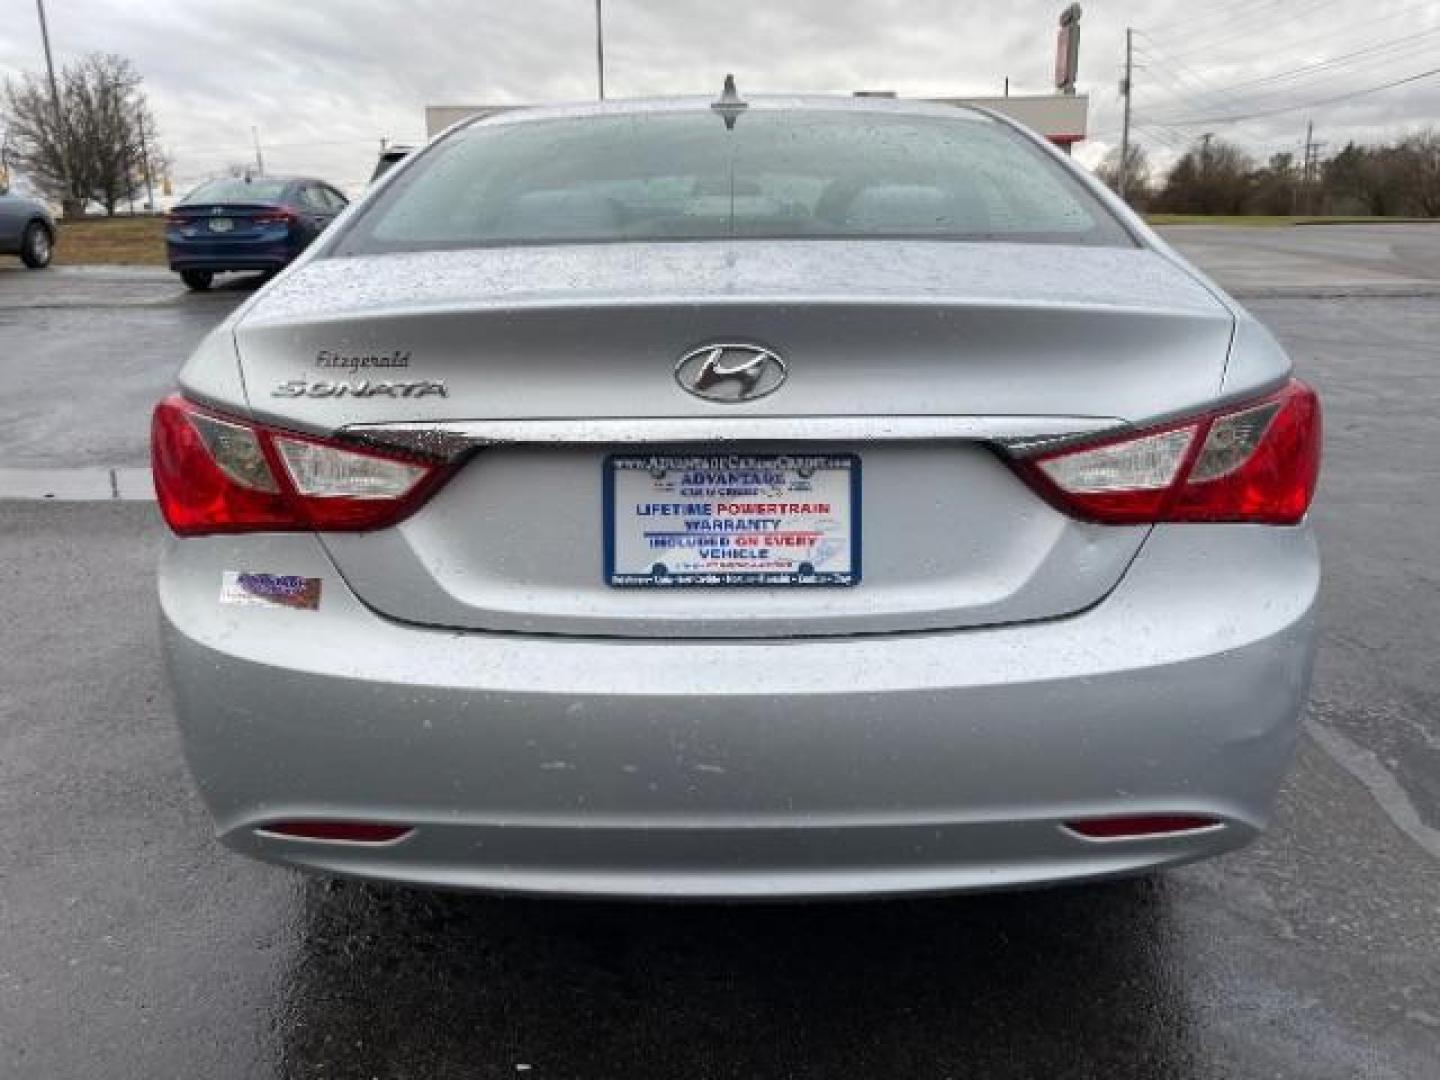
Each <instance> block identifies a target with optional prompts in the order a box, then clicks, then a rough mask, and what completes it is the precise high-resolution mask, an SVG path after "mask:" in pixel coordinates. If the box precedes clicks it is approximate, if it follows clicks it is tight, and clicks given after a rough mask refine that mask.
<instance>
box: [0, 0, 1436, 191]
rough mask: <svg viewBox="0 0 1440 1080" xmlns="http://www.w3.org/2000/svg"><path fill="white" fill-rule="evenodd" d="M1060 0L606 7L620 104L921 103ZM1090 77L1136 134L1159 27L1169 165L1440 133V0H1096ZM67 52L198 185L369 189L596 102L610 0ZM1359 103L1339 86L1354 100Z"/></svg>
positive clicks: (986, 75) (231, 26) (1154, 129)
mask: <svg viewBox="0 0 1440 1080" xmlns="http://www.w3.org/2000/svg"><path fill="white" fill-rule="evenodd" d="M0 3H3V7H4V18H3V19H0V75H12V74H15V73H17V72H20V71H23V70H38V69H39V68H40V67H41V65H42V64H43V57H42V52H41V46H40V33H39V27H38V22H37V20H36V17H35V5H34V3H33V0H0ZM1063 6H1064V5H1063V4H1061V3H1059V2H1057V0H1008V2H1007V0H604V7H605V41H606V61H607V63H606V78H607V90H608V92H609V94H610V96H612V97H631V96H645V95H653V94H670V93H711V92H714V91H715V90H717V89H718V87H719V85H720V80H721V77H722V76H723V75H724V73H725V72H727V71H733V72H735V73H736V75H737V76H738V78H739V82H740V86H741V88H742V90H743V91H745V92H748V93H759V92H765V91H772V92H784V91H806V92H819V93H848V92H850V91H853V90H858V89H869V90H895V91H898V92H899V93H900V94H901V95H902V96H903V95H915V96H927V95H936V96H939V95H943V96H955V95H962V94H994V93H999V92H1000V90H1001V87H1002V85H1003V83H1004V80H1005V78H1006V77H1007V76H1008V77H1009V78H1010V80H1011V86H1012V91H1013V92H1015V93H1044V92H1048V91H1049V89H1050V80H1051V73H1052V67H1053V57H1054V32H1055V25H1056V19H1057V16H1058V14H1059V12H1060V10H1061V8H1062V7H1063ZM1084 7H1085V15H1084V20H1083V27H1084V35H1083V44H1082V48H1081V60H1080V73H1081V74H1080V84H1079V87H1080V90H1081V91H1082V92H1088V93H1089V94H1090V96H1091V112H1090V131H1091V136H1092V137H1091V139H1090V141H1089V142H1088V143H1086V144H1083V145H1082V146H1081V147H1080V148H1079V149H1078V151H1077V153H1078V154H1079V156H1080V157H1081V159H1082V160H1084V161H1087V162H1093V161H1095V160H1098V158H1099V157H1100V156H1101V155H1102V154H1103V153H1104V151H1105V149H1106V148H1107V147H1109V146H1111V145H1114V144H1115V143H1116V142H1118V139H1119V126H1120V108H1119V97H1118V94H1117V80H1118V76H1119V72H1120V67H1121V63H1122V60H1123V56H1124V33H1125V28H1126V27H1127V26H1131V27H1134V28H1135V29H1136V31H1137V33H1136V37H1135V41H1136V63H1137V71H1136V76H1135V120H1136V123H1137V125H1138V127H1137V136H1136V137H1137V138H1138V140H1139V141H1140V142H1141V143H1142V144H1144V145H1145V146H1146V147H1147V149H1149V150H1150V151H1151V154H1152V157H1154V158H1156V159H1157V160H1158V161H1159V162H1161V163H1162V164H1163V163H1164V162H1165V161H1167V160H1169V159H1170V158H1172V157H1173V155H1174V153H1175V151H1176V150H1177V149H1179V148H1181V147H1183V146H1184V145H1185V144H1186V143H1187V142H1189V141H1191V140H1193V139H1194V138H1196V137H1197V136H1198V135H1199V134H1200V133H1202V132H1205V131H1213V132H1215V133H1216V134H1217V135H1220V136H1222V137H1225V138H1230V139H1234V140H1235V141H1237V142H1239V143H1240V144H1241V145H1242V146H1244V147H1245V148H1246V149H1247V150H1248V151H1250V152H1251V153H1253V154H1255V155H1257V156H1261V157H1264V156H1268V155H1269V154H1271V153H1274V152H1277V151H1286V150H1289V151H1294V152H1297V153H1298V151H1299V149H1300V146H1301V143H1302V142H1303V139H1304V132H1305V122H1306V120H1307V119H1313V120H1314V121H1315V125H1316V138H1317V139H1320V140H1323V141H1324V142H1325V143H1326V144H1327V146H1328V147H1331V148H1337V147H1338V146H1340V145H1343V144H1344V142H1345V141H1346V140H1347V139H1351V138H1355V139H1378V138H1389V137H1392V136H1394V135H1397V134H1401V133H1404V132H1406V131H1409V130H1414V129H1416V128H1418V127H1421V126H1424V125H1427V124H1437V125H1440V75H1435V74H1431V75H1428V76H1427V77H1423V78H1419V79H1416V80H1414V81H1410V82H1406V83H1405V84H1404V85H1398V86H1394V87H1392V88H1389V89H1381V90H1375V91H1374V92H1372V93H1368V94H1362V95H1360V96H1352V95H1355V94H1357V92H1360V91H1366V90H1369V89H1371V88H1375V87H1379V86H1381V85H1382V84H1386V83H1392V82H1397V81H1399V80H1402V79H1408V78H1409V77H1411V76H1416V75H1420V74H1421V73H1425V72H1430V71H1431V69H1435V68H1440V0H1431V2H1428V3H1417V2H1415V0H1213V2H1208V0H1183V2H1182V0H1089V2H1087V3H1085V4H1084ZM46 8H47V12H48V15H49V23H50V34H51V41H52V45H53V47H54V50H55V53H56V61H57V63H63V62H65V61H66V60H68V59H71V58H74V57H76V56H78V55H80V54H82V53H85V52H88V51H91V50H105V51H110V52H116V53H120V54H122V55H124V56H127V57H129V58H130V59H131V60H132V61H133V62H134V63H135V64H136V66H137V67H138V68H139V70H140V71H141V73H142V74H143V75H144V77H145V80H146V86H147V89H148V91H149V94H150V98H151V102H152V105H153V107H154V109H155V112H156V114H157V117H158V120H159V125H160V129H161V136H162V140H163V142H164V143H165V145H166V147H167V148H168V149H169V151H170V153H171V155H172V157H173V158H174V160H175V164H176V179H177V183H178V184H179V185H180V186H181V187H182V188H183V187H185V186H188V185H189V184H191V183H193V182H194V181H195V180H197V179H200V178H203V177H204V176H206V175H209V174H210V173H212V172H215V171H220V170H223V169H224V168H225V167H226V166H227V165H228V164H230V163H234V162H240V161H244V160H248V159H251V158H252V157H253V153H254V151H253V148H252V144H251V129H252V128H254V129H256V130H257V131H258V133H259V137H260V140H261V144H262V146H263V148H264V152H265V161H266V165H267V166H268V167H269V168H270V169H272V170H274V171H277V172H278V171H282V170H283V171H295V172H307V173H315V174H319V175H323V176H326V177H328V178H330V179H332V180H333V181H335V182H337V183H339V184H340V185H342V186H344V187H347V188H349V189H351V190H356V189H358V188H359V187H360V186H361V185H363V183H364V180H365V178H366V177H367V176H368V174H369V171H370V168H371V165H372V164H373V161H374V156H375V153H376V151H377V149H378V146H379V140H380V139H381V138H382V137H387V138H390V139H392V140H399V141H414V140H417V139H419V138H421V137H422V135H423V132H424V122H423V108H424V106H425V105H426V104H454V103H469V102H489V103H506V102H533V101H562V100H577V99H585V98H588V97H590V96H592V95H593V94H594V91H595V56H594V2H593V0H525V2H523V3H520V2H502V0H411V2H401V0H47V2H46ZM1331 99H1338V100H1331Z"/></svg>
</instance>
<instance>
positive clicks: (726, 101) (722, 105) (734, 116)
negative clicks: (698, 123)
mask: <svg viewBox="0 0 1440 1080" xmlns="http://www.w3.org/2000/svg"><path fill="white" fill-rule="evenodd" d="M749 107H750V104H749V102H746V101H741V100H740V91H738V90H736V89H735V76H734V75H726V76H725V88H724V89H723V90H721V91H720V97H719V99H718V100H716V101H713V102H711V103H710V108H712V109H714V110H715V111H716V112H717V113H719V114H720V115H721V116H722V117H724V119H725V130H726V131H733V130H734V129H735V121H736V120H739V119H740V114H741V113H742V112H744V111H745V110H746V109H748V108H749Z"/></svg>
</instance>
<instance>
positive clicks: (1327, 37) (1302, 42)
mask: <svg viewBox="0 0 1440 1080" xmlns="http://www.w3.org/2000/svg"><path fill="white" fill-rule="evenodd" d="M1434 10H1435V5H1434V3H1433V2H1430V3H1421V4H1412V5H1411V6H1410V7H1405V8H1401V9H1400V10H1399V11H1392V12H1390V13H1389V14H1388V15H1376V16H1375V17H1374V18H1371V19H1368V20H1367V26H1379V25H1382V24H1385V23H1391V22H1394V21H1395V20H1396V19H1399V18H1403V17H1405V16H1409V15H1413V14H1415V13H1416V12H1419V11H1429V12H1433V11H1434ZM1135 33H1136V34H1138V35H1139V36H1141V37H1142V38H1146V39H1148V40H1149V41H1150V42H1151V43H1152V44H1155V43H1157V38H1156V36H1155V35H1154V34H1151V33H1150V32H1149V31H1146V30H1136V31H1135ZM1355 33H1356V28H1355V27H1352V26H1339V27H1331V28H1330V29H1329V30H1327V31H1325V32H1324V33H1323V34H1312V35H1310V36H1309V37H1305V38H1300V39H1299V40H1298V41H1287V42H1286V43H1285V44H1286V48H1289V49H1298V48H1301V47H1303V46H1306V45H1313V44H1316V43H1328V42H1331V41H1334V40H1336V36H1337V34H1338V35H1339V36H1340V38H1341V39H1347V40H1348V39H1351V38H1353V37H1354V36H1355ZM1158 43H1163V44H1165V45H1167V46H1168V45H1169V40H1168V39H1167V38H1165V37H1164V36H1163V35H1162V36H1161V37H1160V38H1159V39H1158ZM1189 53H1190V50H1184V51H1182V52H1180V53H1178V54H1174V55H1179V56H1185V55H1189ZM1273 53H1274V40H1273V38H1271V37H1267V39H1266V49H1265V52H1264V53H1263V54H1251V55H1250V56H1249V57H1248V58H1247V57H1241V58H1240V59H1239V60H1232V62H1234V63H1247V62H1253V61H1256V60H1261V59H1268V58H1269V57H1270V56H1271V55H1273ZM1172 58H1173V57H1172Z"/></svg>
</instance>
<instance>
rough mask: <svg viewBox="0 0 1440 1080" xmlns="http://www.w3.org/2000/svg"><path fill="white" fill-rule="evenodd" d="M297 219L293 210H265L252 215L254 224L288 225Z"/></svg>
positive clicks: (298, 218) (297, 216)
mask: <svg viewBox="0 0 1440 1080" xmlns="http://www.w3.org/2000/svg"><path fill="white" fill-rule="evenodd" d="M299 220H300V217H299V215H298V214H296V213H295V212H294V211H293V210H266V211H264V212H263V213H259V214H256V215H255V217H254V221H255V224H256V225H290V224H293V223H294V222H296V221H299Z"/></svg>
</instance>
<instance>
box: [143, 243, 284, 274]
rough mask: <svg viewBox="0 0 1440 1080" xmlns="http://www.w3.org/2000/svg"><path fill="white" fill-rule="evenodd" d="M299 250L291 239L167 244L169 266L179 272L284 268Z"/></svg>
mask: <svg viewBox="0 0 1440 1080" xmlns="http://www.w3.org/2000/svg"><path fill="white" fill-rule="evenodd" d="M300 250H301V246H300V245H298V244H296V243H295V242H294V241H292V240H288V239H286V240H256V241H243V240H239V241H211V242H204V241H196V242H191V243H175V242H173V241H170V242H167V243H166V254H167V257H168V258H169V261H170V269H171V270H174V271H175V272H176V273H179V272H180V271H182V270H213V271H225V270H281V269H284V268H285V267H286V266H288V265H289V264H290V263H291V262H292V261H293V260H294V259H295V257H296V256H297V255H299V254H300Z"/></svg>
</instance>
